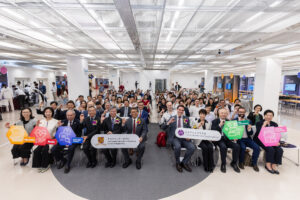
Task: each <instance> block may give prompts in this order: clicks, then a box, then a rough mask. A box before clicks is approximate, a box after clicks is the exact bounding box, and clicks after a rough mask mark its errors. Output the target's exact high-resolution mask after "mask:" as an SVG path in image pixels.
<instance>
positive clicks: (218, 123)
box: [211, 108, 240, 173]
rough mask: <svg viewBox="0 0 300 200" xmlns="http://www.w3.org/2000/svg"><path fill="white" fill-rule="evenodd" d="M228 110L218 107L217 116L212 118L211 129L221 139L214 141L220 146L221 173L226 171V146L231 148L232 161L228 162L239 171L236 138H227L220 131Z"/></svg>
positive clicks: (238, 151)
mask: <svg viewBox="0 0 300 200" xmlns="http://www.w3.org/2000/svg"><path fill="white" fill-rule="evenodd" d="M227 116H228V111H227V109H225V108H220V109H219V110H218V118H217V119H214V120H213V121H212V125H211V130H216V131H218V132H219V133H220V134H221V135H222V137H221V140H219V141H218V142H215V144H216V145H218V146H219V148H220V154H221V161H222V162H221V171H222V172H223V173H226V155H227V148H231V149H232V162H231V163H230V165H231V167H232V168H233V169H234V171H236V172H238V173H239V172H240V169H239V168H238V166H237V161H238V158H239V153H240V146H239V144H237V140H229V139H228V138H227V137H226V136H225V135H224V133H223V132H222V129H223V126H224V124H225V121H228V119H227Z"/></svg>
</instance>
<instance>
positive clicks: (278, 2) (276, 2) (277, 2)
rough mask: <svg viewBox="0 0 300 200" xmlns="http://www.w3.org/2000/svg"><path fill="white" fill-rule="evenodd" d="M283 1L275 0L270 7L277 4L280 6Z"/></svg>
mask: <svg viewBox="0 0 300 200" xmlns="http://www.w3.org/2000/svg"><path fill="white" fill-rule="evenodd" d="M281 2H282V0H278V1H275V2H274V3H272V4H271V5H270V7H271V8H273V7H276V6H278V5H279V4H280V3H281Z"/></svg>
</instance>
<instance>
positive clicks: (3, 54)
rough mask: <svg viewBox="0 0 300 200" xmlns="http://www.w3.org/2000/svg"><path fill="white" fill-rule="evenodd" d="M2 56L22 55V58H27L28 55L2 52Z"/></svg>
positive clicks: (0, 54)
mask: <svg viewBox="0 0 300 200" xmlns="http://www.w3.org/2000/svg"><path fill="white" fill-rule="evenodd" d="M0 56H2V57H20V58H26V57H27V56H25V55H21V54H15V53H0Z"/></svg>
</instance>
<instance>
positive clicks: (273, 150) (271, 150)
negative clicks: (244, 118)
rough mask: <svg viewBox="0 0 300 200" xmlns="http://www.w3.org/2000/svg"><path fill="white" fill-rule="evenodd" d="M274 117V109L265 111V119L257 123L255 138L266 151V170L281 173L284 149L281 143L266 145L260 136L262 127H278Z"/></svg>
mask: <svg viewBox="0 0 300 200" xmlns="http://www.w3.org/2000/svg"><path fill="white" fill-rule="evenodd" d="M273 117H274V112H273V111H272V110H266V111H265V112H264V119H263V120H261V121H260V122H257V123H256V133H255V135H254V137H253V140H254V141H255V142H256V143H257V144H258V145H259V146H260V147H261V148H263V149H264V150H265V152H266V165H265V168H266V170H267V171H268V172H270V173H271V174H279V171H278V165H281V163H282V156H283V149H282V148H281V147H280V144H279V143H278V146H273V147H266V146H265V145H264V144H263V143H262V142H261V141H260V139H259V138H258V135H259V133H260V130H261V128H262V127H270V126H273V127H278V124H277V123H276V122H273V121H272V119H273Z"/></svg>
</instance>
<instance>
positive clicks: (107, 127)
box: [102, 116, 123, 134]
mask: <svg viewBox="0 0 300 200" xmlns="http://www.w3.org/2000/svg"><path fill="white" fill-rule="evenodd" d="M117 120H118V121H119V122H118V123H117V122H116V121H117ZM102 126H103V130H104V133H105V134H107V132H109V131H111V132H112V133H113V134H121V133H122V132H123V127H122V119H121V118H120V117H118V116H116V120H115V124H114V129H112V123H111V117H110V116H109V117H107V118H105V120H104V121H103V124H102Z"/></svg>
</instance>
